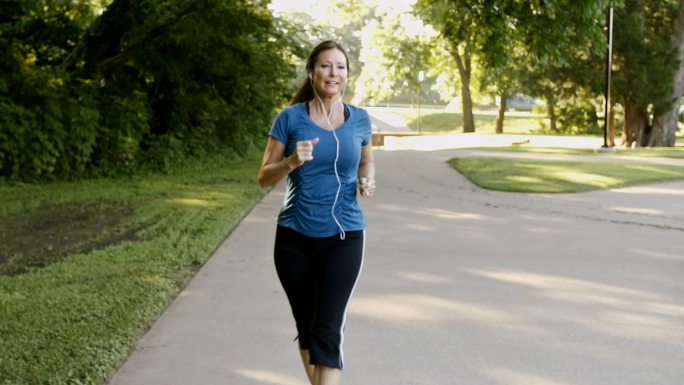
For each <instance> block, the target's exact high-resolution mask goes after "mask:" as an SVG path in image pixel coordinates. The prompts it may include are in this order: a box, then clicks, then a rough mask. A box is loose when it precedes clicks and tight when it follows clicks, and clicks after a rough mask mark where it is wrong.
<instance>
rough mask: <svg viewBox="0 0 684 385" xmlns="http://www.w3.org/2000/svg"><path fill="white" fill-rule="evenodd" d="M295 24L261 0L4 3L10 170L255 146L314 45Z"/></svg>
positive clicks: (101, 168)
mask: <svg viewBox="0 0 684 385" xmlns="http://www.w3.org/2000/svg"><path fill="white" fill-rule="evenodd" d="M286 27H287V23H286V22H285V21H282V20H276V19H274V17H273V16H272V14H271V12H270V11H269V10H268V8H267V2H265V1H258V0H257V1H250V2H244V1H238V0H196V1H189V0H188V1H175V0H173V1H172V0H155V1H152V0H135V1H134V0H113V1H90V0H76V1H66V0H44V1H32V0H17V1H10V2H2V3H0V55H1V56H2V58H3V59H2V60H0V67H1V68H2V72H1V73H0V176H3V177H8V178H18V179H50V178H57V177H59V178H73V177H81V176H84V175H108V174H116V173H121V172H132V170H133V169H134V168H135V167H138V166H139V165H141V164H146V165H152V166H154V167H157V168H161V169H163V168H166V167H170V166H172V165H173V164H174V163H175V162H179V161H182V159H184V158H186V157H191V156H201V155H203V154H206V153H210V152H219V153H224V154H226V155H227V156H239V155H240V154H244V153H245V152H246V151H247V150H248V149H249V148H250V147H252V146H253V145H254V144H255V143H259V144H261V143H260V142H261V141H262V140H263V137H264V136H265V133H266V132H267V130H268V127H269V125H270V121H271V119H272V117H273V115H274V112H275V110H276V108H278V107H280V106H282V105H283V103H284V102H285V101H286V100H287V99H288V97H289V96H290V94H291V91H292V89H293V87H294V85H293V84H292V82H291V79H292V78H293V77H294V70H295V67H294V60H293V58H296V57H299V56H301V55H302V54H303V52H304V51H305V48H307V47H308V46H307V44H308V43H304V42H302V41H300V40H297V36H290V35H288V34H286V33H284V32H283V30H284V29H286Z"/></svg>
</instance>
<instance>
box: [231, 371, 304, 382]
mask: <svg viewBox="0 0 684 385" xmlns="http://www.w3.org/2000/svg"><path fill="white" fill-rule="evenodd" d="M236 372H237V373H238V374H239V375H241V376H243V377H245V378H249V379H252V380H257V381H261V382H263V383H264V384H273V385H304V384H305V383H304V382H302V381H301V380H299V379H297V378H294V377H289V376H286V375H284V374H281V373H275V372H269V371H267V370H252V369H238V370H236Z"/></svg>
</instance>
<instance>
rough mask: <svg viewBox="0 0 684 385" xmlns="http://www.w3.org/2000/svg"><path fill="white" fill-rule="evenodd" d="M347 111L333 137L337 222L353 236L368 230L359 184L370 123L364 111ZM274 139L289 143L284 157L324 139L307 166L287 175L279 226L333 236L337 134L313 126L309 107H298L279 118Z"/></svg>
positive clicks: (334, 229)
mask: <svg viewBox="0 0 684 385" xmlns="http://www.w3.org/2000/svg"><path fill="white" fill-rule="evenodd" d="M345 107H346V108H347V109H348V111H349V117H348V118H347V119H346V121H345V122H344V124H343V125H342V126H340V127H338V128H337V129H335V132H334V134H335V135H337V139H338V140H339V142H340V154H339V159H338V160H337V172H338V174H339V177H340V182H341V188H340V195H339V197H338V198H337V203H336V204H335V217H336V218H337V220H338V221H339V222H340V224H341V225H342V228H343V229H344V231H355V230H363V229H364V228H365V227H366V221H365V218H364V216H363V212H362V211H361V207H360V206H359V203H358V201H357V200H356V190H357V185H356V179H357V172H358V168H359V161H360V160H361V147H362V146H365V145H367V144H368V143H370V140H371V123H370V118H369V117H368V112H366V110H364V109H362V108H357V107H354V106H350V105H345ZM270 135H271V136H272V137H274V138H275V139H277V140H278V141H280V142H282V143H283V144H285V156H286V157H287V156H290V155H291V154H292V152H293V151H294V150H295V148H296V145H297V142H298V141H302V140H311V139H313V138H319V139H320V141H319V142H318V143H317V144H316V145H314V149H313V160H310V161H307V162H304V164H303V165H302V166H301V167H298V168H296V169H295V170H293V171H292V172H290V174H288V176H287V180H286V190H285V199H284V201H283V207H282V209H281V210H280V214H279V215H278V224H279V225H281V226H285V227H288V228H291V229H293V230H295V231H298V232H300V233H302V234H304V235H307V236H310V237H329V236H333V235H336V234H338V233H340V228H339V226H338V225H337V223H336V222H335V219H334V218H333V215H332V208H333V203H334V201H335V194H336V193H337V188H338V183H337V178H336V177H335V156H336V142H335V136H334V135H333V132H332V131H330V130H326V129H324V128H321V127H319V126H318V125H317V124H316V123H314V122H313V120H311V118H310V117H309V114H308V111H307V105H306V103H298V104H295V105H292V106H290V107H287V108H285V109H284V110H283V111H281V112H280V114H278V117H276V119H275V122H274V123H273V127H272V128H271V132H270Z"/></svg>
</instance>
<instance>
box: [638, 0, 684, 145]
mask: <svg viewBox="0 0 684 385" xmlns="http://www.w3.org/2000/svg"><path fill="white" fill-rule="evenodd" d="M672 48H673V50H674V51H675V52H676V53H677V56H676V61H677V71H676V72H675V76H674V79H672V93H671V95H670V96H671V105H670V107H669V108H668V109H666V110H665V111H662V112H660V113H658V112H657V113H656V116H655V117H654V118H653V131H652V132H651V136H650V137H649V140H648V142H647V146H649V147H656V146H662V147H664V146H666V147H672V146H674V144H675V138H676V134H677V122H678V121H679V104H680V103H681V99H682V92H684V0H680V1H679V10H678V12H677V19H676V20H675V25H674V31H673V33H672Z"/></svg>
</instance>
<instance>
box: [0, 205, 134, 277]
mask: <svg viewBox="0 0 684 385" xmlns="http://www.w3.org/2000/svg"><path fill="white" fill-rule="evenodd" d="M133 213H134V210H133V208H132V207H130V206H127V205H122V204H119V203H80V204H61V205H52V206H45V207H41V208H39V209H36V210H32V211H30V212H26V213H19V214H11V215H8V216H5V217H2V218H0V275H18V274H22V273H25V272H26V271H28V270H30V269H33V268H40V267H44V266H47V265H49V264H51V263H54V262H56V261H58V260H59V259H60V258H62V257H64V256H65V255H67V254H71V253H76V252H88V251H92V250H96V249H101V248H104V247H107V246H110V245H113V244H116V243H119V242H121V241H124V240H127V239H134V238H135V234H136V233H137V231H138V230H140V229H141V228H142V226H130V225H129V226H126V225H125V223H126V222H130V221H127V219H129V218H131V216H132V215H133Z"/></svg>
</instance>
